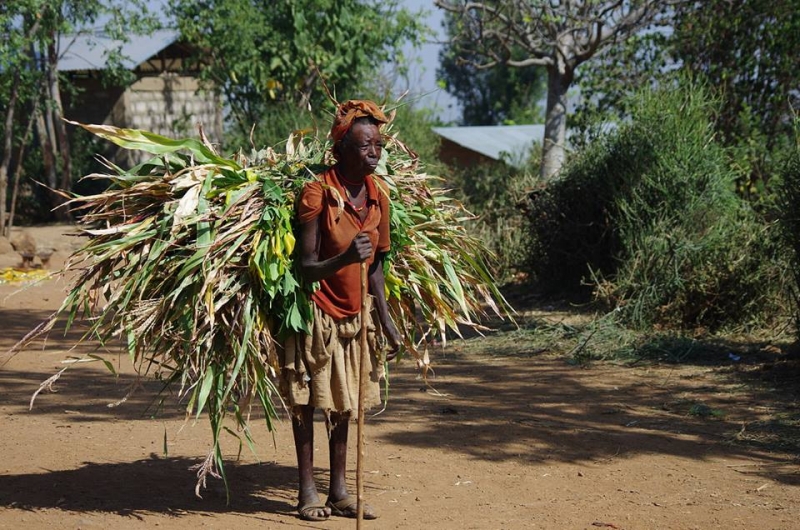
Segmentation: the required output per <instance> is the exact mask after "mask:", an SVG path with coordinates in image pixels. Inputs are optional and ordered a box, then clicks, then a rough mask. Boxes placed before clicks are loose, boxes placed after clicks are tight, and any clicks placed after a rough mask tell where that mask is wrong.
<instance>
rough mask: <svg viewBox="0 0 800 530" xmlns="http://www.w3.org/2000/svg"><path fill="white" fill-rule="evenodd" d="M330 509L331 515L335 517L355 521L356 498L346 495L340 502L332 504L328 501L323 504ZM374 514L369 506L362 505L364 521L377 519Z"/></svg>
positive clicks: (356, 510) (356, 511) (356, 512)
mask: <svg viewBox="0 0 800 530" xmlns="http://www.w3.org/2000/svg"><path fill="white" fill-rule="evenodd" d="M325 505H326V506H327V507H329V508H330V509H331V515H335V516H337V517H348V518H350V519H356V518H357V517H358V498H357V497H354V496H353V495H348V496H347V497H345V498H344V499H342V500H340V501H336V502H333V501H331V500H330V499H329V500H328V502H326V503H325ZM377 518H378V514H376V513H375V512H374V511H373V510H372V508H371V507H370V505H369V504H366V503H365V504H364V519H377Z"/></svg>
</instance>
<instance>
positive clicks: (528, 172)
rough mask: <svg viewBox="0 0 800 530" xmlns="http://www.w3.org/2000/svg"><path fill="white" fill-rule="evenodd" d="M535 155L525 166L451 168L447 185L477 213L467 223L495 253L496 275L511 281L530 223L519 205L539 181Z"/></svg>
mask: <svg viewBox="0 0 800 530" xmlns="http://www.w3.org/2000/svg"><path fill="white" fill-rule="evenodd" d="M537 163H538V160H537V159H536V158H534V159H533V161H532V162H531V163H529V164H528V165H526V166H525V167H523V168H516V167H513V166H511V165H508V164H505V163H502V162H496V163H486V164H480V165H477V166H475V167H471V168H464V169H458V170H450V171H449V172H448V176H447V177H446V178H447V185H448V186H450V187H451V188H452V189H453V193H454V195H455V196H456V197H458V198H459V199H460V200H461V201H462V202H463V203H464V206H465V207H466V208H467V210H469V211H470V212H472V213H473V214H474V215H475V218H474V219H472V220H470V221H468V222H467V223H466V224H465V226H466V227H467V229H468V230H469V232H470V233H472V234H474V235H475V236H476V237H480V238H481V240H482V241H483V243H484V245H486V247H487V248H488V249H489V250H490V251H491V252H492V253H493V254H494V255H495V256H496V259H497V278H498V280H500V281H502V282H507V281H511V280H513V279H514V276H515V274H516V273H517V272H519V271H520V270H521V269H522V268H523V267H522V266H523V264H524V262H525V250H526V248H527V246H528V245H527V233H526V231H525V226H526V223H527V220H526V217H525V214H524V212H523V210H522V209H521V208H520V207H519V205H520V203H522V202H523V200H524V198H525V196H526V194H527V193H529V191H530V189H531V188H533V187H534V186H535V185H536V184H537V183H538V182H539V178H538V173H537V172H536V170H535V166H536V164H537Z"/></svg>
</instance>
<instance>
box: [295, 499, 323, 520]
mask: <svg viewBox="0 0 800 530" xmlns="http://www.w3.org/2000/svg"><path fill="white" fill-rule="evenodd" d="M297 513H299V514H300V519H302V520H303V521H327V520H328V517H330V516H331V509H330V508H328V507H327V506H325V505H324V504H323V503H322V501H320V500H319V499H317V500H316V501H314V502H307V503H305V504H304V503H302V502H301V503H299V504H298V505H297Z"/></svg>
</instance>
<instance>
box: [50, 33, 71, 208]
mask: <svg viewBox="0 0 800 530" xmlns="http://www.w3.org/2000/svg"><path fill="white" fill-rule="evenodd" d="M55 42H56V38H55V35H53V39H52V40H51V41H50V45H49V46H48V49H47V87H48V92H49V93H50V101H52V102H53V126H54V128H55V133H56V139H57V140H58V152H57V155H60V157H61V181H60V182H59V186H58V187H59V189H60V190H62V191H64V192H67V193H69V191H70V189H71V188H72V153H71V151H70V148H69V138H68V137H67V126H66V124H65V123H64V120H63V117H64V108H63V106H62V104H61V87H60V85H59V82H58V50H57V49H56V45H55ZM62 203H63V201H62ZM55 214H56V218H57V219H58V220H59V221H71V220H72V216H71V215H70V213H69V210H68V209H66V208H57V209H56V211H55Z"/></svg>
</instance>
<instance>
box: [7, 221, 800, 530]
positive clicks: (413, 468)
mask: <svg viewBox="0 0 800 530" xmlns="http://www.w3.org/2000/svg"><path fill="white" fill-rule="evenodd" d="M42 237H44V236H42ZM6 259H7V260H9V259H14V257H13V256H12V257H8V256H6ZM19 287H20V286H19V285H0V323H2V324H0V325H2V332H0V350H2V351H6V350H7V349H8V348H9V347H10V346H11V345H12V344H13V343H14V342H15V341H16V340H18V339H19V338H20V337H22V336H23V335H24V334H25V333H26V332H27V331H29V330H30V329H31V328H32V327H33V326H34V325H35V324H36V323H38V322H39V321H41V319H43V318H44V317H45V316H46V315H48V314H49V313H50V312H52V311H53V310H54V309H55V308H57V307H58V305H59V303H60V302H61V300H62V298H63V296H64V293H65V285H64V283H63V282H59V281H56V280H47V281H45V282H43V283H41V284H39V285H37V286H34V287H29V288H27V289H26V290H24V291H21V292H19ZM512 333H513V332H512ZM515 337H516V336H515V335H512V336H511V337H509V336H506V337H505V340H504V341H498V340H495V339H494V338H492V337H490V338H485V339H471V340H469V341H465V342H463V341H456V342H453V343H452V344H449V345H448V347H447V348H446V349H445V350H443V351H441V350H440V351H437V352H434V355H433V361H434V363H435V371H436V377H435V379H433V380H432V381H431V385H432V387H431V386H427V385H425V384H424V382H423V381H421V380H420V379H419V378H418V374H417V373H416V371H415V369H414V368H413V366H412V363H410V362H405V363H401V364H400V365H399V366H398V367H396V368H394V369H393V371H392V375H391V389H390V401H389V403H388V406H387V408H386V410H385V412H383V413H382V414H380V415H378V416H375V417H370V418H369V419H368V422H367V456H366V464H365V466H364V469H365V470H366V479H365V483H366V496H367V499H368V501H369V502H370V504H371V505H372V506H373V507H374V508H375V509H376V510H378V511H379V512H380V514H381V517H380V518H379V519H378V520H377V521H367V522H365V523H364V526H365V528H375V529H378V528H381V529H383V528H390V529H420V528H423V529H427V528H432V529H433V528H436V529H442V530H456V529H458V530H463V529H518V528H541V529H558V530H561V529H597V528H601V529H602V528H610V529H626V530H634V529H670V530H677V529H703V530H705V529H712V528H720V529H754V528H759V529H781V530H790V529H797V528H800V466H798V461H797V454H796V453H797V447H796V446H785V445H784V446H780V445H778V446H777V447H776V446H775V444H769V443H767V442H768V441H769V440H768V439H767V438H765V436H766V434H768V429H767V428H766V427H767V426H768V425H769V421H768V418H775V417H776V414H777V415H778V416H780V415H781V414H783V415H784V416H783V417H785V418H793V419H794V420H796V419H797V417H798V410H800V409H798V408H797V403H796V402H795V401H794V400H793V399H783V400H781V401H776V400H775V394H774V393H773V390H771V389H770V388H768V386H767V385H764V384H762V383H763V378H762V379H761V380H759V381H756V380H754V379H747V378H746V377H745V372H742V371H740V370H731V369H730V367H726V366H720V365H713V366H703V365H679V366H675V365H672V366H663V367H659V366H638V367H621V366H615V365H611V364H601V363H598V364H593V365H591V366H589V367H580V366H574V365H572V364H570V363H569V362H567V359H566V358H565V356H564V355H563V353H561V352H558V351H555V350H547V351H540V350H537V351H536V352H534V351H525V346H524V342H521V341H524V338H525V335H524V333H520V334H519V335H518V337H519V338H518V340H517V339H515ZM76 338H77V334H76V333H74V332H73V333H71V334H68V335H67V336H66V337H65V336H63V334H62V333H53V334H51V336H50V338H49V340H48V341H47V342H45V343H39V344H38V345H37V347H35V348H29V349H28V350H26V351H25V352H23V353H21V354H18V355H16V356H15V357H13V358H12V359H11V360H10V361H8V362H7V364H5V366H3V367H2V369H0V392H2V400H1V401H0V421H2V431H0V444H1V445H0V447H2V457H0V528H9V529H12V528H13V529H40V528H53V529H61V528H64V529H77V528H81V529H89V528H98V529H100V528H103V529H105V528H115V529H127V528H131V529H139V528H141V529H144V528H153V527H159V528H170V529H171V528H175V529H183V528H187V529H188V528H224V529H240V528H241V529H245V528H248V529H249V528H328V529H340V528H355V522H354V521H352V520H342V519H331V520H330V521H327V522H325V523H306V522H303V521H300V520H299V519H298V518H297V516H296V512H295V511H294V505H295V502H296V497H295V495H296V490H295V488H296V487H297V477H296V471H295V460H294V453H293V445H292V440H291V430H290V427H289V424H288V422H286V421H285V419H284V421H283V423H282V424H281V425H280V426H279V428H278V430H277V432H275V434H274V439H273V436H272V435H271V434H269V433H268V432H266V428H265V427H264V424H263V422H260V421H258V418H256V419H254V420H253V421H252V426H253V434H254V437H255V439H256V440H257V446H256V451H255V454H254V453H252V452H251V451H250V450H249V449H248V448H247V446H244V447H242V448H241V454H240V457H239V458H238V459H237V454H239V452H240V447H239V442H238V440H236V439H235V438H234V437H233V436H228V437H227V438H225V439H224V449H225V453H226V455H227V457H228V465H227V467H226V470H227V473H228V478H229V481H230V484H231V489H232V495H233V497H232V499H231V503H230V505H229V506H226V501H225V494H224V489H223V488H222V486H221V482H220V481H213V482H210V483H209V484H208V488H207V489H206V490H204V491H203V492H202V495H203V498H202V499H199V498H197V497H195V495H194V484H195V476H194V472H193V471H191V470H190V467H191V466H193V465H195V464H197V463H198V462H200V461H201V460H202V459H203V458H204V457H205V455H206V452H207V450H208V446H209V443H210V430H209V428H208V426H207V424H206V423H205V421H204V420H202V419H201V420H200V421H198V422H196V423H194V422H191V421H190V422H188V423H187V422H185V420H184V415H183V407H182V405H181V404H178V403H176V401H175V400H174V399H173V398H171V397H169V396H168V397H167V399H166V401H165V403H164V405H163V407H161V408H160V410H156V408H157V407H155V406H154V405H155V404H156V398H157V394H158V391H159V389H160V386H159V384H158V383H157V382H155V381H152V380H144V381H140V382H137V381H136V378H135V377H134V375H133V373H132V371H131V369H130V367H129V364H128V363H127V361H126V359H125V357H124V356H120V355H118V353H117V352H106V351H103V350H98V351H97V353H101V354H102V355H103V357H104V358H106V359H108V360H110V361H111V362H113V363H114V365H115V366H116V367H117V370H118V372H119V373H120V375H119V377H118V378H115V377H114V376H112V375H110V373H109V372H108V371H107V370H106V369H105V368H104V367H103V366H102V364H101V363H92V364H86V365H82V366H76V367H74V368H70V369H69V370H67V371H66V372H65V373H64V375H63V376H62V377H61V379H60V380H59V381H58V382H57V383H56V384H55V387H54V388H55V390H57V392H56V393H50V392H43V393H42V394H40V395H39V396H38V397H37V399H36V402H35V404H34V406H33V409H32V410H29V409H28V407H29V402H30V400H31V396H32V395H33V393H34V392H35V391H36V390H37V388H38V387H39V384H40V383H41V382H42V381H44V380H46V379H47V378H48V377H50V376H51V375H53V374H54V373H56V372H57V371H58V370H60V369H61V368H62V367H63V366H64V365H63V364H62V363H61V361H62V360H63V359H65V358H67V357H68V356H70V355H72V356H75V355H80V354H83V353H87V352H88V351H89V348H88V347H87V346H82V347H80V348H78V349H77V350H71V348H72V347H73V346H74V344H75V339H76ZM509 338H510V339H511V340H512V341H513V342H515V348H514V350H513V352H511V353H509V352H506V351H505V350H504V347H503V344H508V341H509ZM92 351H94V350H92ZM741 362H742V363H745V362H747V359H743V360H742V361H741ZM759 369H760V370H762V371H763V370H768V368H764V367H761V368H759ZM746 373H749V372H746ZM135 384H138V385H139V386H138V387H137V389H136V391H135V393H134V394H133V395H132V396H131V397H130V398H129V399H128V400H127V401H126V402H125V403H122V404H119V405H118V406H115V407H109V406H108V404H109V403H113V402H115V401H117V400H120V399H121V398H123V397H124V396H125V395H126V394H127V392H128V390H129V388H130V387H131V385H135ZM434 389H435V391H434ZM792 425H796V423H794V424H792ZM756 427H759V428H760V429H761V431H760V432H761V433H762V434H763V435H764V436H762V437H760V438H759V437H748V434H750V433H751V432H752V431H753V429H755V428H756ZM352 432H353V435H355V428H353V430H352ZM316 437H317V442H316V445H317V460H316V466H317V467H318V468H319V480H320V487H321V488H322V490H323V491H324V488H325V486H326V484H327V479H328V475H327V472H326V468H327V459H328V452H327V444H326V443H325V433H324V429H323V427H322V423H321V421H319V422H318V428H317V432H316ZM799 437H800V436H799ZM354 448H355V443H351V455H350V465H349V466H348V467H349V468H351V472H350V478H351V479H352V480H351V482H352V484H353V488H355V450H354ZM165 449H166V451H165Z"/></svg>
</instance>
